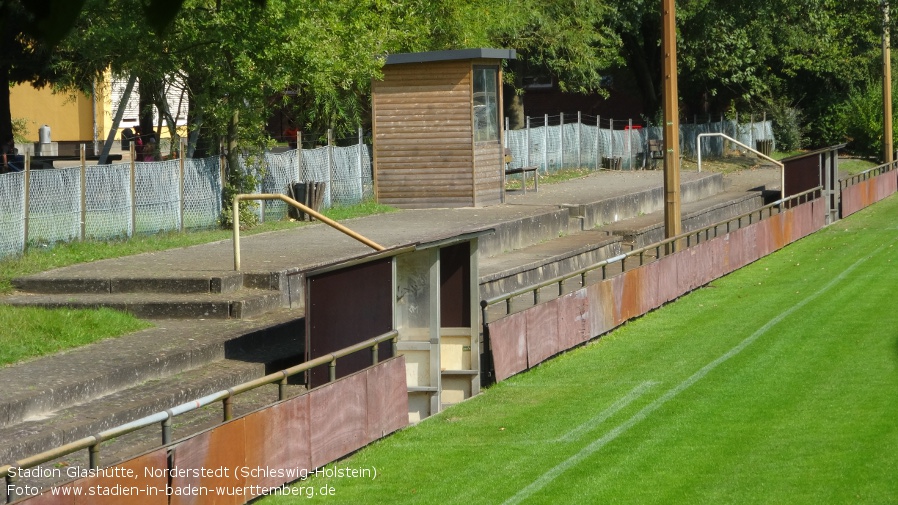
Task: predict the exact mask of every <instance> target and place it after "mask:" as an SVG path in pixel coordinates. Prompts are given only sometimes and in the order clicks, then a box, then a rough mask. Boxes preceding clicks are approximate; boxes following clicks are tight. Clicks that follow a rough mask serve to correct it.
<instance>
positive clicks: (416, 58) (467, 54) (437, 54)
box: [387, 48, 517, 65]
mask: <svg viewBox="0 0 898 505" xmlns="http://www.w3.org/2000/svg"><path fill="white" fill-rule="evenodd" d="M479 59H490V60H514V59H517V54H516V53H515V50H514V49H487V48H479V49H454V50H451V51H429V52H424V53H399V54H390V55H388V56H387V65H399V64H403V63H427V62H431V61H452V60H479Z"/></svg>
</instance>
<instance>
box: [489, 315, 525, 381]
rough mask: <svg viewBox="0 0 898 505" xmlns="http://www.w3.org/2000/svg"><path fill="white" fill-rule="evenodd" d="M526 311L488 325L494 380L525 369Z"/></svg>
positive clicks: (502, 378)
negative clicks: (494, 373)
mask: <svg viewBox="0 0 898 505" xmlns="http://www.w3.org/2000/svg"><path fill="white" fill-rule="evenodd" d="M529 310H531V309H527V310H525V311H523V312H518V313H517V314H512V315H510V316H508V317H504V318H502V319H500V320H498V321H494V322H492V323H490V324H489V326H488V331H489V339H490V350H491V351H492V353H493V368H494V369H495V372H496V380H497V381H503V380H505V379H507V378H509V377H511V376H512V375H514V374H516V373H518V372H523V371H524V370H526V369H527V311H529Z"/></svg>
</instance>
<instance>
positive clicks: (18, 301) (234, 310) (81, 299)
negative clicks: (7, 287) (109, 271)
mask: <svg viewBox="0 0 898 505" xmlns="http://www.w3.org/2000/svg"><path fill="white" fill-rule="evenodd" d="M281 298H282V297H281V293H280V292H279V291H272V290H261V289H246V288H241V289H238V290H236V291H230V292H226V293H187V294H174V293H133V292H129V293H57V294H46V293H21V292H20V293H17V294H13V295H10V296H7V297H5V298H4V299H3V301H2V303H4V304H7V305H13V306H34V307H47V308H79V309H95V308H100V307H107V308H110V309H114V310H120V311H122V312H127V313H129V314H133V315H134V316H136V317H140V318H146V319H185V318H192V319H245V318H249V317H254V316H257V315H260V314H264V313H265V312H269V311H272V310H276V309H278V308H280V307H281V305H282V300H281Z"/></svg>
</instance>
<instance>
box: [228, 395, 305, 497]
mask: <svg viewBox="0 0 898 505" xmlns="http://www.w3.org/2000/svg"><path fill="white" fill-rule="evenodd" d="M244 423H245V425H246V466H247V467H248V468H251V469H255V468H270V469H273V470H274V471H273V472H259V473H258V474H256V475H250V476H247V478H246V485H247V486H265V487H273V486H279V485H281V484H284V483H286V482H292V481H294V480H296V479H298V478H300V477H301V476H302V475H301V472H302V471H303V470H310V469H311V468H312V451H311V446H310V441H309V395H307V394H305V395H302V396H296V397H293V398H291V399H289V400H287V401H284V402H281V403H278V404H275V405H273V406H271V407H268V408H266V409H264V410H260V411H258V412H253V413H252V414H250V415H248V416H246V418H244ZM279 473H281V474H282V475H278V474H279Z"/></svg>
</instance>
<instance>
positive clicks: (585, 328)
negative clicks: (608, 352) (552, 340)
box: [558, 288, 593, 351]
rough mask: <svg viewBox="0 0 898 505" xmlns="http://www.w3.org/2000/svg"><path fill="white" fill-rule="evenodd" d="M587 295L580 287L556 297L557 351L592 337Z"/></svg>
mask: <svg viewBox="0 0 898 505" xmlns="http://www.w3.org/2000/svg"><path fill="white" fill-rule="evenodd" d="M592 337H593V335H592V324H591V317H590V314H589V297H588V295H587V294H586V289H585V288H581V289H578V290H577V291H574V292H573V293H569V294H566V295H564V296H562V297H561V298H559V299H558V345H559V349H558V350H559V351H564V350H567V349H570V348H572V347H574V346H577V345H580V344H582V343H583V342H586V341H587V340H589V339H590V338H592Z"/></svg>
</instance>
